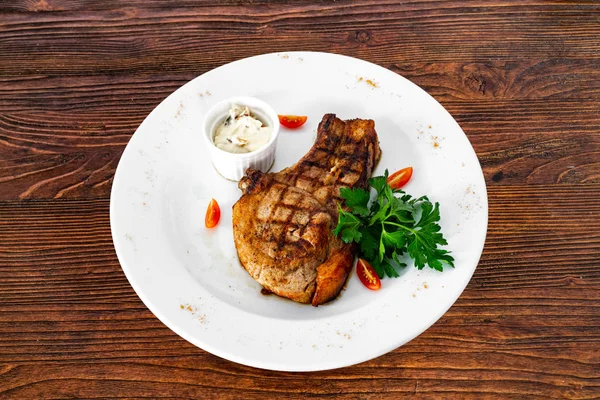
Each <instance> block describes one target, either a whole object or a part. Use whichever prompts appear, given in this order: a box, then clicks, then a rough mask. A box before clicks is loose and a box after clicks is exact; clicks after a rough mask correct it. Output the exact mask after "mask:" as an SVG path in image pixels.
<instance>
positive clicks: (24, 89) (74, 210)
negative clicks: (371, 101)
mask: <svg viewBox="0 0 600 400" xmlns="http://www.w3.org/2000/svg"><path fill="white" fill-rule="evenodd" d="M599 38H600V4H599V3H598V2H596V1H566V0H565V1H558V0H556V1H540V0H532V1H525V2H524V1H516V0H505V1H499V0H495V1H466V0H460V1H419V0H415V1H409V2H392V1H374V2H371V1H349V0H342V1H316V2H304V1H274V2H268V3H267V2H263V1H258V0H251V1H225V2H218V1H203V2H197V1H191V0H176V1H173V2H163V1H159V0H147V1H138V0H132V1H128V2H120V1H115V0H106V1H99V0H92V1H82V0H18V1H5V2H0V399H5V398H6V399H41V398H82V399H85V398H89V399H92V398H93V399H97V398H122V399H126V398H172V399H186V398H187V399H193V398H194V399H195V398H203V399H240V398H243V399H259V398H260V399H264V398H290V399H301V398H307V397H308V398H331V399H398V398H404V397H409V396H410V397H411V398H413V397H414V398H431V399H439V398H444V399H445V398H458V399H482V398H501V399H526V398H532V399H548V398H561V399H563V398H565V399H566V398H570V399H591V398H598V397H600V290H599V289H600V56H599V55H600V40H599ZM292 50H317V51H329V52H334V53H341V54H346V55H350V56H354V57H359V58H362V59H365V60H367V61H371V62H375V63H377V64H379V65H382V66H384V67H386V68H388V69H390V70H392V71H394V72H397V73H399V74H401V75H403V76H405V77H407V78H409V79H410V80H412V81H413V82H415V83H416V84H418V85H420V86H421V87H423V88H424V89H425V90H427V91H428V92H429V93H430V94H432V95H433V96H434V97H435V98H436V99H437V100H438V101H440V102H441V103H442V104H443V105H444V107H446V108H447V109H448V111H449V112H450V113H451V114H452V115H453V116H454V117H455V118H456V119H457V121H458V122H459V123H460V125H461V126H462V127H463V129H464V131H465V132H466V133H467V135H468V137H469V139H470V141H471V143H472V144H473V147H474V149H475V151H476V152H477V154H478V157H479V159H480V162H481V165H482V167H483V170H484V174H485V178H486V182H487V184H488V197H489V204H490V205H489V215H490V216H489V228H488V236H487V240H486V245H485V249H484V252H483V255H482V258H481V261H480V263H479V266H478V268H477V270H476V272H475V275H474V276H473V279H472V280H471V282H470V283H469V286H468V287H467V289H466V290H465V292H464V293H463V295H462V296H461V297H460V298H459V300H458V301H457V302H456V304H455V305H454V306H453V307H452V308H451V309H450V310H449V311H448V312H447V313H446V314H445V315H444V317H442V318H441V319H440V320H439V321H438V322H437V323H436V324H435V325H433V326H432V327H431V328H430V329H428V330H427V331H426V332H425V333H424V334H422V335H421V336H419V337H418V338H416V339H415V340H413V341H412V342H410V343H408V344H406V345H405V346H403V347H401V348H400V349H397V350H395V351H392V352H390V353H388V354H386V355H384V356H382V357H379V358H377V359H375V360H371V361H369V362H365V363H362V364H360V365H357V366H353V367H348V368H344V369H340V370H333V371H325V372H318V373H280V372H269V371H261V370H257V369H254V368H249V367H244V366H241V365H237V364H234V363H230V362H228V361H225V360H222V359H220V358H218V357H215V356H213V355H211V354H208V353H206V352H204V351H202V350H200V349H198V348H196V347H194V346H192V345H191V344H189V343H187V342H185V341H184V340H182V339H181V338H179V337H178V336H177V335H175V334H174V333H173V332H172V331H171V330H169V329H168V328H166V327H165V326H164V325H162V323H160V321H158V320H157V319H156V318H155V317H154V316H153V315H152V314H151V313H150V312H149V311H148V309H147V308H146V307H145V306H144V304H143V303H142V302H141V301H140V300H139V298H138V297H137V296H136V294H135V293H134V291H133V290H132V289H131V287H130V285H129V283H128V282H127V280H126V278H125V276H124V275H123V273H122V270H121V268H120V266H119V263H118V260H117V258H116V256H115V253H114V249H113V245H112V238H111V234H110V225H109V215H108V210H109V194H110V188H111V183H112V178H113V176H114V172H115V169H116V166H117V164H118V161H119V158H120V156H121V154H122V151H123V149H124V147H125V145H126V144H127V142H128V140H129V138H130V137H131V135H132V134H133V132H134V131H135V129H136V128H137V126H138V125H139V124H140V123H141V122H142V120H143V119H144V118H145V116H146V115H147V114H148V113H149V112H150V111H151V110H152V109H153V108H154V107H155V106H156V105H158V104H159V103H160V102H161V101H162V100H163V99H164V98H165V97H166V96H167V95H169V94H170V93H171V92H173V91H174V90H175V89H176V88H178V87H180V86H181V85H183V84H184V83H186V82H187V81H189V80H190V79H193V78H194V77H195V76H197V75H199V74H202V73H204V72H206V71H208V70H210V69H212V68H215V67H217V66H219V65H222V64H224V63H227V62H230V61H234V60H236V59H239V58H242V57H247V56H253V55H256V54H262V53H267V52H276V51H292Z"/></svg>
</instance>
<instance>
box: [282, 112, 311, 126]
mask: <svg viewBox="0 0 600 400" xmlns="http://www.w3.org/2000/svg"><path fill="white" fill-rule="evenodd" d="M278 117H279V123H280V124H281V125H283V126H285V127H286V128H289V129H296V128H298V127H301V126H302V125H304V123H305V122H306V120H307V119H308V117H307V116H305V115H278Z"/></svg>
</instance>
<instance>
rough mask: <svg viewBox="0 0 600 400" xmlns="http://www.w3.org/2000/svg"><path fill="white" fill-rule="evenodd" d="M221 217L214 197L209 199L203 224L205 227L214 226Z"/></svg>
mask: <svg viewBox="0 0 600 400" xmlns="http://www.w3.org/2000/svg"><path fill="white" fill-rule="evenodd" d="M220 218H221V209H220V208H219V204H218V203H217V201H216V200H215V199H211V200H210V203H208V208H207V209H206V217H205V218H204V224H205V225H206V227H207V228H214V227H215V226H217V224H218V223H219V219H220Z"/></svg>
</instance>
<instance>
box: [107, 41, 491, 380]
mask: <svg viewBox="0 0 600 400" xmlns="http://www.w3.org/2000/svg"><path fill="white" fill-rule="evenodd" d="M238 95H247V96H254V97H258V98H260V99H262V100H264V101H266V102H268V103H269V104H270V105H271V106H273V108H275V110H276V111H277V112H278V113H280V114H303V115H308V122H307V123H306V124H305V125H304V126H303V127H302V128H300V129H298V130H285V129H283V128H282V132H281V134H280V137H279V143H278V148H277V156H276V160H275V165H274V166H273V169H272V171H278V170H280V169H282V168H284V167H286V166H289V165H291V164H293V163H295V162H296V161H297V160H298V159H300V157H301V156H302V155H304V154H305V153H306V152H307V151H308V149H309V148H310V147H311V145H312V143H313V141H314V139H315V136H316V133H315V131H316V127H317V125H318V123H319V121H320V120H321V118H322V116H323V115H324V114H325V113H335V114H337V115H338V116H339V117H340V118H343V119H349V118H370V119H373V120H375V128H376V130H377V133H378V135H379V140H380V143H381V148H382V151H383V153H382V158H381V161H380V163H379V165H378V167H377V169H376V171H375V174H376V175H380V174H382V173H383V171H384V170H385V169H386V168H387V169H389V170H390V172H393V171H395V170H397V169H400V168H403V167H406V166H409V165H410V166H413V167H414V175H413V178H412V180H411V182H410V183H409V184H408V185H407V186H406V188H405V190H406V191H408V192H409V193H411V194H413V195H422V194H427V195H428V196H429V197H430V199H432V200H433V201H439V202H440V203H441V215H442V220H441V224H442V231H443V232H444V234H445V236H446V238H447V239H448V242H449V246H448V248H449V249H450V250H451V251H452V254H453V255H454V257H455V259H456V268H455V269H450V268H448V269H446V270H445V271H444V272H442V273H440V272H436V271H433V270H423V271H418V270H417V269H416V268H413V267H412V266H410V267H407V268H405V270H404V271H403V272H402V274H401V277H400V278H397V279H389V278H388V279H385V280H384V281H383V286H382V288H381V290H379V291H377V292H372V291H369V290H368V289H366V288H365V287H363V286H362V285H361V283H360V281H359V280H358V278H357V276H356V274H355V273H354V272H353V273H352V274H351V276H350V279H349V282H348V284H347V287H346V289H345V290H344V291H343V292H342V294H341V296H340V297H339V298H338V299H337V300H335V301H333V302H331V303H330V304H327V305H324V306H320V307H318V308H315V307H312V306H308V305H301V304H297V303H293V302H291V301H288V300H285V299H280V298H278V297H276V296H264V295H262V294H261V293H260V286H259V285H258V284H257V283H256V282H255V281H254V280H252V279H251V278H250V276H249V275H248V274H247V273H246V272H245V270H244V269H243V268H242V267H241V266H240V264H239V261H238V259H237V255H236V251H235V247H234V244H233V238H232V225H231V206H232V205H233V204H234V203H235V201H236V200H237V199H238V198H239V197H240V191H239V189H238V188H237V185H236V183H234V182H230V181H226V180H225V179H223V178H221V177H220V176H219V175H218V174H217V173H216V171H215V170H214V168H213V167H212V165H211V163H210V160H209V158H208V151H207V148H206V147H205V142H204V141H203V140H202V138H201V126H202V118H203V115H204V113H205V112H206V111H207V110H208V108H209V107H210V106H211V105H212V104H214V103H215V102H217V101H219V100H221V99H224V98H227V97H231V96H238ZM212 197H214V198H215V199H217V201H218V202H219V204H220V206H221V211H222V214H221V222H220V224H219V226H218V227H217V228H216V229H213V230H208V229H206V228H205V227H204V214H205V211H206V206H207V204H208V202H209V200H210V199H211V198H212ZM110 205H111V207H110V221H111V228H112V235H113V240H114V243H115V249H116V252H117V255H118V257H119V261H120V263H121V265H122V267H123V271H124V272H125V275H127V278H128V279H129V282H130V283H131V286H133V288H134V289H135V291H136V292H137V294H138V295H139V297H140V298H141V299H142V301H143V302H144V303H145V304H146V306H148V308H149V309H150V310H151V311H152V312H153V313H154V314H155V315H156V316H157V317H158V318H159V319H160V320H161V321H162V322H164V323H165V324H166V325H167V326H168V327H169V328H171V329H172V330H173V331H175V332H176V333H177V334H179V335H180V336H181V337H183V338H184V339H186V340H188V341H190V342H191V343H193V344H195V345H197V346H198V347H201V348H202V349H204V350H206V351H209V352H211V353H213V354H216V355H218V356H220V357H223V358H226V359H228V360H231V361H235V362H238V363H241V364H246V365H250V366H254V367H259V368H266V369H273V370H282V371H316V370H324V369H330V368H337V367H343V366H347V365H352V364H356V363H359V362H361V361H365V360H369V359H371V358H374V357H377V356H379V355H381V354H384V353H386V352H388V351H390V350H393V349H395V348H397V347H398V346H400V345H402V344H404V343H406V342H408V341H409V340H411V339H413V338H414V337H416V336H417V335H419V334H420V333H421V332H423V331H424V330H425V329H427V328H428V327H429V326H431V325H432V324H433V323H434V322H435V321H437V320H438V319H439V318H440V317H441V316H442V315H443V314H444V313H445V312H446V310H448V308H449V307H450V306H451V305H452V304H453V303H454V301H455V300H456V299H457V298H458V296H459V295H460V294H461V292H462V291H463V289H464V288H465V286H466V285H467V283H468V282H469V279H470V278H471V276H472V275H473V272H474V271H475V267H476V266H477V263H478V261H479V257H480V255H481V251H482V249H483V243H484V240H485V234H486V229H487V193H486V188H485V182H484V178H483V174H482V171H481V167H480V166H479V162H478V160H477V156H476V155H475V152H474V151H473V148H472V147H471V145H470V143H469V141H468V139H467V137H466V136H465V134H464V133H463V131H462V130H461V128H460V127H459V126H458V124H457V123H456V121H454V119H453V118H452V117H451V116H450V114H448V112H447V111H446V110H445V109H444V108H443V107H442V106H441V105H440V104H439V103H437V102H436V101H435V100H434V99H433V98H432V97H431V96H429V95H428V94H427V93H426V92H424V91H423V90H422V89H420V88H419V87H417V86H416V85H414V84H413V83H411V82H410V81H408V80H406V79H404V78H402V77H401V76H399V75H397V74H395V73H393V72H391V71H389V70H387V69H385V68H382V67H380V66H377V65H374V64H371V63H368V62H365V61H361V60H357V59H354V58H349V57H344V56H340V55H334V54H326V53H310V52H295V53H279V54H267V55H262V56H257V57H252V58H247V59H244V60H240V61H237V62H234V63H231V64H228V65H224V66H222V67H219V68H217V69H215V70H212V71H210V72H207V73H206V74H204V75H202V76H199V77H198V78H196V79H194V80H193V81H191V82H189V83H187V84H186V85H184V86H183V87H181V88H180V89H178V90H177V91H175V92H174V93H173V94H171V95H170V96H169V97H168V98H167V99H165V100H164V101H163V102H162V103H161V104H160V105H159V106H158V107H156V109H155V110H154V111H152V113H150V115H149V116H148V117H147V118H146V119H145V120H144V122H143V123H142V124H141V125H140V127H139V128H138V130H137V131H136V132H135V134H134V135H133V137H132V139H131V141H130V142H129V144H128V145H127V148H126V149H125V152H124V153H123V157H122V158H121V161H120V163H119V167H118V169H117V172H116V174H115V179H114V183H113V188H112V194H111V204H110Z"/></svg>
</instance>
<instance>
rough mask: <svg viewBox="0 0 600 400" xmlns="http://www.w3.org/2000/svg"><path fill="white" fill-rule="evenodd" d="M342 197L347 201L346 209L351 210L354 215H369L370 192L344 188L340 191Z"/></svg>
mask: <svg viewBox="0 0 600 400" xmlns="http://www.w3.org/2000/svg"><path fill="white" fill-rule="evenodd" d="M340 196H341V197H342V199H344V200H345V204H346V207H348V208H349V209H350V211H352V212H353V213H354V214H357V215H360V216H365V215H369V208H368V207H367V203H369V198H370V195H369V192H367V191H366V190H363V189H359V188H356V189H348V188H346V187H343V188H341V189H340Z"/></svg>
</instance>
